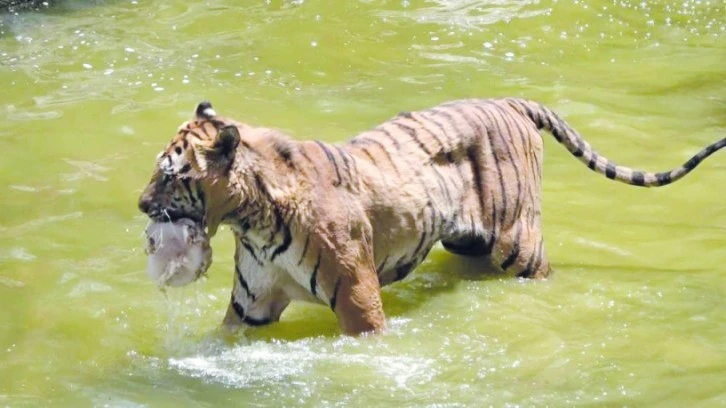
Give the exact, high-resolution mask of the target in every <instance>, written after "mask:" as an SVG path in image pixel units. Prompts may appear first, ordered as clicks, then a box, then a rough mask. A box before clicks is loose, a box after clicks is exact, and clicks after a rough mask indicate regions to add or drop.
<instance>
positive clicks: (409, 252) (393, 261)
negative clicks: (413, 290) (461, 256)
mask: <svg viewBox="0 0 726 408" xmlns="http://www.w3.org/2000/svg"><path fill="white" fill-rule="evenodd" d="M436 241H438V239H437V237H430V238H429V239H427V240H424V241H419V242H415V241H414V242H412V243H409V245H402V246H400V247H397V248H396V247H392V246H388V247H387V248H388V249H387V250H385V251H383V250H379V252H378V254H377V255H376V262H377V264H376V273H377V274H378V281H379V282H380V284H381V286H385V285H389V284H391V283H394V282H398V281H400V280H402V279H404V278H405V277H406V276H408V275H409V274H410V273H411V272H412V271H413V270H414V269H416V267H418V266H419V265H420V264H421V263H422V262H423V261H424V259H426V256H427V255H428V253H429V251H431V248H432V247H433V245H434V244H435V243H436ZM384 252H385V253H384Z"/></svg>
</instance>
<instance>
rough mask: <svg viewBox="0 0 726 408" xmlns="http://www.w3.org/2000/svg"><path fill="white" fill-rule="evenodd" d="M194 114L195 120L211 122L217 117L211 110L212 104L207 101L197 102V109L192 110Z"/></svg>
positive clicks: (212, 109)
mask: <svg viewBox="0 0 726 408" xmlns="http://www.w3.org/2000/svg"><path fill="white" fill-rule="evenodd" d="M194 114H195V115H196V116H197V120H211V119H214V117H215V116H217V112H215V111H214V108H212V103H211V102H209V101H202V102H199V105H197V109H195V110H194Z"/></svg>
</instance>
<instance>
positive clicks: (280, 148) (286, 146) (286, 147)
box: [272, 140, 295, 169]
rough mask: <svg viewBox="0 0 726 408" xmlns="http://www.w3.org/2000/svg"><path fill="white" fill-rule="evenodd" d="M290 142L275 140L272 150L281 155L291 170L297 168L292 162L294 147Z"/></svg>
mask: <svg viewBox="0 0 726 408" xmlns="http://www.w3.org/2000/svg"><path fill="white" fill-rule="evenodd" d="M291 144H292V143H291V142H290V141H286V140H275V141H274V142H273V143H272V148H273V149H274V150H275V151H276V152H277V154H278V155H280V158H281V159H282V161H283V162H284V163H285V164H286V165H287V166H288V167H290V168H291V169H294V168H295V163H293V161H292V146H291Z"/></svg>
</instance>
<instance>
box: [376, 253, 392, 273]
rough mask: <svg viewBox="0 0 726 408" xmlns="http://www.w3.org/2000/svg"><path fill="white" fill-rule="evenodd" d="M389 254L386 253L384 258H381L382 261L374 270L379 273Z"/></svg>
mask: <svg viewBox="0 0 726 408" xmlns="http://www.w3.org/2000/svg"><path fill="white" fill-rule="evenodd" d="M388 257H389V255H386V257H385V258H383V262H381V264H380V265H379V266H378V267H377V268H376V272H378V273H380V272H381V271H382V270H383V267H384V266H386V262H388Z"/></svg>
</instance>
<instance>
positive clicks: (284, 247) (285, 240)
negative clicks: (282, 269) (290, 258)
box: [270, 225, 292, 262]
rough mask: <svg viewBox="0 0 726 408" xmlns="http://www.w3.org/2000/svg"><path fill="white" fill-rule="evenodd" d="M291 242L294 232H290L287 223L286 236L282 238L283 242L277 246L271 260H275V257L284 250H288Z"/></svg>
mask: <svg viewBox="0 0 726 408" xmlns="http://www.w3.org/2000/svg"><path fill="white" fill-rule="evenodd" d="M290 243H292V233H291V232H290V227H288V226H287V225H285V238H283V239H282V244H280V246H278V247H277V248H275V251H274V252H273V253H272V256H271V257H270V261H271V262H272V261H274V260H275V257H276V256H278V255H280V254H282V253H283V252H285V251H287V249H288V248H290Z"/></svg>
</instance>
